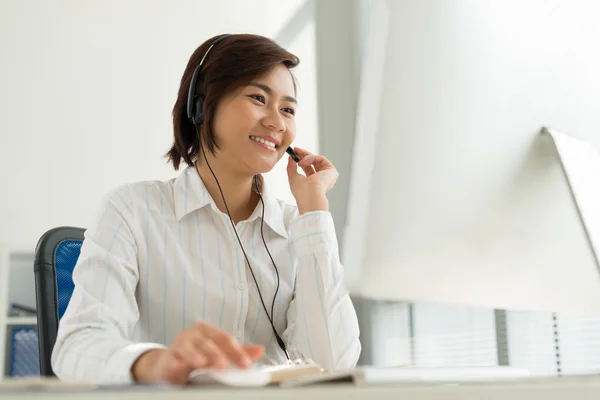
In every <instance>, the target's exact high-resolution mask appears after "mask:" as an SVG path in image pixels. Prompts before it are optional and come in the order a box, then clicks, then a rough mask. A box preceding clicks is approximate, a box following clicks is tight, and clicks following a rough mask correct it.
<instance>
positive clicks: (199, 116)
mask: <svg viewBox="0 0 600 400" xmlns="http://www.w3.org/2000/svg"><path fill="white" fill-rule="evenodd" d="M203 107H204V97H203V96H197V97H196V102H195V104H194V110H193V113H194V115H193V118H192V120H193V121H194V123H195V124H196V125H202V123H203V122H204V113H203Z"/></svg>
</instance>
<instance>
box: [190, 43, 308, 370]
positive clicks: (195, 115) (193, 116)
mask: <svg viewBox="0 0 600 400" xmlns="http://www.w3.org/2000/svg"><path fill="white" fill-rule="evenodd" d="M231 36H232V35H229V34H227V35H223V36H220V37H219V38H217V39H215V40H214V41H213V42H212V43H211V45H210V46H209V48H208V50H206V53H204V56H203V57H202V60H200V64H198V66H197V67H196V69H195V70H194V74H193V75H192V80H191V82H190V88H189V91H188V99H187V116H188V118H189V119H190V120H191V121H192V123H193V124H194V126H195V128H196V134H197V135H198V140H199V144H200V151H201V152H202V155H203V156H204V160H205V162H206V165H207V166H208V169H209V170H210V172H211V173H212V175H213V177H214V178H215V182H216V183H217V186H218V188H219V191H220V192H221V197H222V199H223V203H224V204H225V209H226V210H227V215H228V216H229V220H230V222H231V225H232V227H233V231H234V232H235V236H236V237H237V240H238V242H239V244H240V247H241V249H242V252H243V253H244V257H245V258H246V263H248V268H249V269H250V273H251V274H252V278H253V279H254V284H255V285H256V289H257V290H258V296H259V298H260V302H261V304H262V306H263V309H264V310H265V314H266V315H267V319H268V320H269V322H270V324H271V328H272V329H273V333H274V334H275V338H276V340H277V344H278V345H279V347H280V348H281V350H283V352H284V353H285V356H286V358H287V360H288V361H291V359H290V355H289V353H288V351H287V347H286V345H285V343H284V341H283V339H282V338H281V336H280V335H279V333H277V329H275V324H274V323H273V318H274V314H273V309H274V307H275V298H276V297H277V292H278V291H279V283H280V282H279V281H280V280H279V270H278V269H277V265H275V261H274V260H273V257H272V256H271V252H270V251H269V248H268V247H267V243H266V241H265V236H264V231H263V227H264V219H265V203H264V201H263V198H262V195H261V193H260V190H259V188H258V182H257V179H256V177H255V178H254V182H253V183H254V186H255V188H256V192H257V193H258V195H259V198H260V202H261V204H262V218H261V221H260V234H261V237H262V241H263V244H264V246H265V249H266V250H267V253H268V254H269V258H270V259H271V262H272V263H273V268H275V274H276V276H277V287H276V288H275V294H274V295H273V302H272V303H271V315H269V312H268V311H267V306H266V305H265V302H264V300H263V297H262V293H261V292H260V287H259V286H258V282H257V281H256V276H255V275H254V270H253V269H252V266H251V265H250V260H249V259H248V256H247V255H246V250H245V249H244V246H243V245H242V241H241V239H240V236H239V234H238V232H237V229H236V227H235V223H234V222H233V219H232V218H231V214H230V213H229V207H228V206H227V202H226V201H225V196H224V195H223V190H222V189H221V185H220V184H219V180H218V179H217V176H216V175H215V173H214V172H213V170H212V168H211V166H210V163H209V162H208V159H207V157H206V153H205V151H204V146H202V138H201V137H200V125H202V123H203V122H204V115H203V106H204V96H202V95H198V94H196V85H197V84H198V78H199V76H200V74H201V72H202V65H203V64H204V60H205V59H206V56H207V55H208V53H209V52H210V51H211V50H212V48H213V47H215V46H217V45H218V44H219V43H221V42H222V41H224V40H225V39H227V38H229V37H231ZM286 152H287V153H288V154H289V155H290V157H292V159H293V160H294V161H295V162H299V161H300V157H298V155H297V154H296V152H295V151H294V150H293V149H292V148H291V147H288V148H287V150H286Z"/></svg>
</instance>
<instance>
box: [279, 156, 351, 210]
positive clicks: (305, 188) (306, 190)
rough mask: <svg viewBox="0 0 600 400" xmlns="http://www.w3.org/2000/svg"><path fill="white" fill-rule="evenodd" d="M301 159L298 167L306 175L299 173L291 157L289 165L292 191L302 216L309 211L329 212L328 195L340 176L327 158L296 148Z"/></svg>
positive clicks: (288, 170)
mask: <svg viewBox="0 0 600 400" xmlns="http://www.w3.org/2000/svg"><path fill="white" fill-rule="evenodd" d="M294 150H295V151H296V154H298V156H299V157H300V162H299V163H298V166H300V167H301V168H302V170H303V171H304V173H305V174H306V176H305V175H302V174H301V173H299V172H298V169H297V166H296V163H295V162H294V160H292V158H291V157H289V160H288V165H287V173H288V179H289V181H290V189H291V190H292V194H293V195H294V197H295V198H296V203H297V204H298V210H299V212H300V214H304V213H305V212H309V211H329V202H328V201H327V196H326V193H327V191H329V190H330V189H331V188H332V187H333V186H334V185H335V182H336V181H337V178H338V176H339V174H338V172H337V170H336V169H335V167H334V166H333V164H332V163H331V162H330V161H329V160H328V159H327V158H325V157H323V156H319V155H315V154H312V153H310V152H309V151H307V150H304V149H301V148H298V147H296V148H294Z"/></svg>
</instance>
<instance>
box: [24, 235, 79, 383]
mask: <svg viewBox="0 0 600 400" xmlns="http://www.w3.org/2000/svg"><path fill="white" fill-rule="evenodd" d="M84 232H85V229H82V228H76V227H71V226H63V227H58V228H54V229H51V230H49V231H48V232H46V233H44V234H43V235H42V237H41V238H40V240H39V241H38V244H37V246H36V248H35V261H34V264H33V271H34V273H35V297H36V304H37V326H38V346H39V353H40V375H41V376H54V372H53V371H52V366H51V363H50V358H51V356H52V349H53V347H54V343H55V342H56V332H57V331H58V321H60V319H61V318H62V316H63V314H64V313H65V310H66V308H67V305H68V304H69V300H70V299H71V295H72V294H73V289H74V284H73V278H72V274H73V268H74V267H75V264H76V263H77V259H78V258H79V252H80V250H81V244H82V243H83V233H84Z"/></svg>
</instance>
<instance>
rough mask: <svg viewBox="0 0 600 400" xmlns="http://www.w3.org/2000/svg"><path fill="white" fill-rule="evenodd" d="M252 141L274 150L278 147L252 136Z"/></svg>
mask: <svg viewBox="0 0 600 400" xmlns="http://www.w3.org/2000/svg"><path fill="white" fill-rule="evenodd" d="M250 139H252V140H254V141H255V142H258V143H261V144H263V145H265V146H267V147H270V148H273V149H275V148H276V147H277V146H276V145H275V143H273V142H270V141H268V140H265V139H263V138H259V137H256V136H252V135H250Z"/></svg>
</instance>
